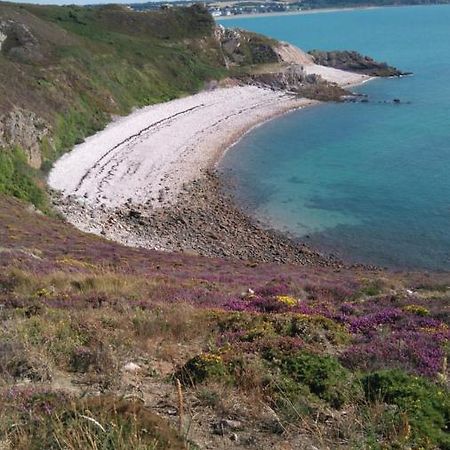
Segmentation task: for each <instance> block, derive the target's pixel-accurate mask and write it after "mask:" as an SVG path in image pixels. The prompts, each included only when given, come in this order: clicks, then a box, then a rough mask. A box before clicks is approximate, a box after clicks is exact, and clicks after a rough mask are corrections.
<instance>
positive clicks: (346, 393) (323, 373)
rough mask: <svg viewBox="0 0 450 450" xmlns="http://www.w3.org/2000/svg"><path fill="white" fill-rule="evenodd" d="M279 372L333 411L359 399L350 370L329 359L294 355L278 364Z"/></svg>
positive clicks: (308, 355)
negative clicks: (304, 386) (322, 401)
mask: <svg viewBox="0 0 450 450" xmlns="http://www.w3.org/2000/svg"><path fill="white" fill-rule="evenodd" d="M281 368H282V371H283V372H284V374H285V375H286V376H289V377H290V378H292V380H294V381H295V382H297V383H300V384H303V385H306V386H307V387H308V388H309V390H310V392H311V393H313V394H314V395H316V396H317V397H319V398H320V399H322V400H324V401H326V402H327V403H328V404H329V405H330V406H332V407H333V408H340V407H342V406H343V405H344V404H346V403H348V402H349V401H351V400H355V399H357V398H359V397H360V396H361V394H360V387H359V385H358V384H357V383H356V382H355V380H354V378H353V376H352V374H351V372H350V371H348V370H347V369H345V368H344V367H342V366H341V364H340V363H339V362H338V361H337V360H336V359H335V358H333V357H332V356H321V355H314V354H309V353H298V354H296V355H294V356H289V357H287V358H285V359H284V360H283V361H282V362H281Z"/></svg>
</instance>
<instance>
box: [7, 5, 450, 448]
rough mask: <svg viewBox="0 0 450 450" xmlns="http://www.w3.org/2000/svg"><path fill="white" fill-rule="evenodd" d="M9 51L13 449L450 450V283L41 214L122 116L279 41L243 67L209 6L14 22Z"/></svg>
mask: <svg viewBox="0 0 450 450" xmlns="http://www.w3.org/2000/svg"><path fill="white" fill-rule="evenodd" d="M0 42H1V54H0V77H1V84H0V92H1V95H0V112H1V114H2V120H1V124H2V125H1V127H2V129H1V131H2V134H1V136H2V138H3V139H4V141H3V142H2V147H3V149H2V151H0V191H1V193H0V224H1V226H0V395H1V398H2V403H1V405H0V448H2V449H8V450H9V449H10V450H13V449H19V450H20V449H24V450H25V449H27V450H28V449H42V448H46V449H47V448H48V449H63V448H64V449H100V448H102V449H123V450H125V449H131V448H132V449H167V448H170V449H178V448H180V449H182V448H191V449H194V448H229V449H232V448H280V449H281V448H294V449H296V448H298V449H314V448H320V449H326V448H333V449H335V448H342V449H349V448H353V449H369V448H370V449H388V448H392V449H404V448H414V449H436V448H442V449H448V448H450V440H449V422H450V404H449V400H448V399H449V395H448V364H447V360H448V352H449V347H448V338H449V328H448V326H449V301H450V276H449V275H448V274H424V273H422V274H421V273H410V274H405V273H394V272H386V271H383V270H378V269H372V270H369V269H368V268H363V267H351V268H346V267H345V266H333V267H317V266H314V265H304V266H303V265H290V264H269V263H258V262H255V261H236V260H232V259H219V258H204V257H199V256H195V255H189V254H183V253H162V252H157V251H150V250H142V249H133V248H127V247H124V246H120V245H118V244H114V243H112V242H109V241H106V240H104V239H102V238H99V237H95V236H93V235H87V234H83V233H81V232H80V231H78V230H76V229H75V228H73V227H72V226H70V225H68V224H67V223H65V222H64V221H62V220H61V219H59V218H57V217H52V216H51V215H44V214H43V213H42V212H41V211H40V210H38V209H36V208H35V207H33V206H32V205H31V204H30V202H31V203H34V204H35V205H37V206H39V207H40V208H41V209H42V208H45V202H46V200H45V199H46V197H45V193H44V190H45V186H44V185H43V184H42V178H41V176H42V172H43V171H45V170H46V169H47V168H48V167H49V164H50V163H51V161H53V159H54V158H56V157H57V156H58V155H60V154H61V153H62V152H64V151H65V150H67V149H69V148H70V147H71V146H72V145H73V144H74V143H76V142H78V141H80V140H81V139H83V138H84V137H85V136H87V135H88V134H91V133H92V132H93V131H95V130H97V129H99V128H101V127H103V126H104V125H105V123H106V122H107V121H108V120H109V119H110V116H111V115H114V114H123V113H126V112H128V111H129V110H130V109H131V108H132V107H134V106H140V105H143V104H147V103H151V102H157V101H162V100H165V99H169V98H173V97H176V96H179V95H183V94H187V93H190V92H195V91H196V90H197V89H199V87H201V86H203V85H204V83H205V82H208V81H210V80H218V79H221V78H223V77H226V76H228V75H229V74H230V73H231V74H232V73H237V74H238V75H240V76H242V72H243V71H244V69H243V68H245V67H250V68H251V67H252V66H254V65H255V64H263V63H269V62H270V63H273V61H272V58H273V53H272V52H270V45H272V43H273V42H272V41H271V40H270V39H266V38H264V37H261V36H256V35H251V34H250V35H247V36H246V39H245V41H244V42H245V46H244V47H243V48H241V49H240V50H239V55H238V56H237V57H235V58H231V59H232V61H231V62H232V64H230V60H229V61H228V62H227V63H226V61H224V55H223V53H222V49H221V46H220V45H218V44H217V40H215V37H214V29H213V22H212V20H211V18H210V16H209V15H207V14H206V13H205V11H204V10H203V8H200V7H192V8H187V9H180V10H178V9H176V10H167V11H160V12H157V13H152V14H146V13H144V14H140V13H129V12H128V11H126V10H124V9H122V8H120V7H111V6H108V7H104V8H97V9H92V10H91V9H84V8H77V7H72V6H71V7H39V6H30V5H24V6H17V5H8V4H0ZM235 56H236V55H235ZM32 166H34V167H32ZM39 186H40V187H39Z"/></svg>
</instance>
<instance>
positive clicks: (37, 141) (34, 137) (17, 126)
mask: <svg viewBox="0 0 450 450" xmlns="http://www.w3.org/2000/svg"><path fill="white" fill-rule="evenodd" d="M49 131H50V129H49V127H48V125H47V124H46V123H45V122H44V121H43V120H42V119H41V118H40V117H39V116H38V115H37V114H35V113H34V112H32V111H27V110H24V109H20V108H14V109H13V110H12V111H11V112H9V113H6V114H3V115H2V116H0V148H1V147H13V146H18V147H20V148H22V149H23V150H24V152H25V154H26V156H27V159H28V163H29V164H30V166H32V167H34V168H39V167H40V166H41V163H42V154H41V151H40V145H41V142H42V139H43V138H44V137H45V136H47V135H48V134H49Z"/></svg>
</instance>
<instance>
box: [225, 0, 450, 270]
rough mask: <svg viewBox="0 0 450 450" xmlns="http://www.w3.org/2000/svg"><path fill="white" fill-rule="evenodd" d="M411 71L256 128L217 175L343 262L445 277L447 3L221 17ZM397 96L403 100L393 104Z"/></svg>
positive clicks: (449, 199) (449, 80)
mask: <svg viewBox="0 0 450 450" xmlns="http://www.w3.org/2000/svg"><path fill="white" fill-rule="evenodd" d="M223 24H224V25H226V26H228V27H229V26H233V27H240V28H245V29H248V30H252V31H257V32H260V33H264V34H266V35H269V36H273V37H275V38H277V39H280V40H285V41H289V42H291V43H293V44H295V45H297V46H299V47H301V48H303V49H306V50H308V49H314V48H319V49H325V50H334V49H352V50H357V51H360V52H361V53H364V54H368V55H370V56H372V57H374V58H376V59H378V60H383V61H387V62H388V63H390V64H392V65H395V66H397V67H399V68H400V69H402V70H403V71H411V72H413V73H414V75H413V76H411V77H406V78H401V79H380V80H375V81H372V82H369V83H367V84H365V85H363V86H361V87H359V88H357V91H359V92H361V93H364V94H367V95H368V96H369V103H357V104H351V103H345V104H325V105H320V106H317V107H313V108H309V109H304V110H301V111H297V112H293V113H290V114H288V115H286V116H284V117H282V118H280V119H276V120H274V121H271V122H269V123H266V124H264V125H263V126H261V127H259V128H256V129H255V130H253V131H252V132H251V133H249V134H248V135H246V136H245V137H244V138H243V139H242V140H241V141H240V142H239V143H238V144H237V145H236V146H234V147H233V148H232V149H230V151H228V153H227V154H226V156H225V158H224V160H223V162H222V163H221V169H222V171H223V172H224V174H225V176H226V177H227V179H228V178H229V179H230V180H231V182H232V187H231V189H232V192H233V194H234V195H235V197H236V199H237V201H238V202H239V203H240V204H243V205H245V207H246V208H248V210H249V212H250V213H251V214H252V215H253V216H254V217H256V218H258V219H260V220H262V221H263V222H265V223H266V224H268V225H270V226H273V227H275V228H277V229H280V230H284V231H288V232H290V233H292V234H293V235H295V236H297V237H300V238H301V240H303V241H305V242H307V243H308V244H310V245H311V246H312V247H315V248H319V249H320V250H322V251H325V252H327V253H334V254H337V255H339V256H340V257H343V258H345V259H346V260H347V261H352V262H363V263H373V264H378V265H383V266H389V267H395V268H421V269H432V270H450V6H413V7H400V8H380V9H372V10H355V11H346V12H334V13H320V14H311V15H291V16H272V17H255V18H241V19H232V20H226V21H223ZM394 98H399V99H400V100H401V104H399V105H397V104H393V103H392V100H393V99H394Z"/></svg>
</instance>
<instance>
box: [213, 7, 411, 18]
mask: <svg viewBox="0 0 450 450" xmlns="http://www.w3.org/2000/svg"><path fill="white" fill-rule="evenodd" d="M402 6H403V5H392V6H388V5H387V6H354V7H349V8H317V9H307V10H300V11H283V12H273V13H255V14H235V15H233V16H220V17H215V20H216V22H221V21H222V20H224V21H226V20H236V19H237V20H239V19H254V18H255V19H257V18H261V17H285V16H307V15H311V14H326V13H336V12H351V11H366V10H372V9H381V8H401V7H402ZM408 6H412V5H408Z"/></svg>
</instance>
